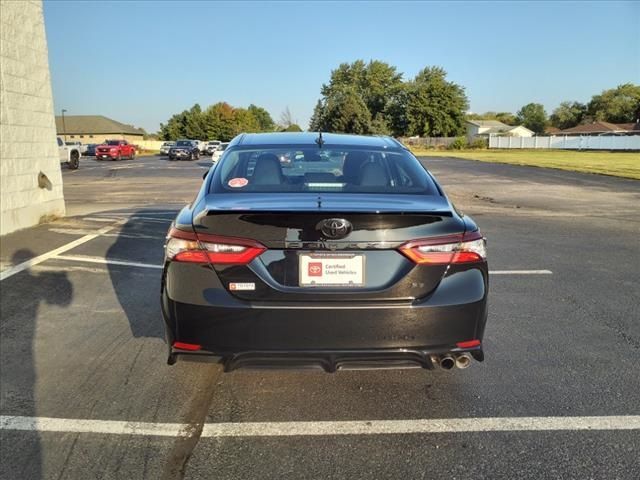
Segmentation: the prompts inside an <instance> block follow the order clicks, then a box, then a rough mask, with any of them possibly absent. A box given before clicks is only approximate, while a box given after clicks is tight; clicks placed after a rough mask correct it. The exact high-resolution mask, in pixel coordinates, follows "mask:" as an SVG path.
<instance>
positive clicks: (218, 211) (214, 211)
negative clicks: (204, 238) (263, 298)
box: [199, 207, 453, 217]
mask: <svg viewBox="0 0 640 480" xmlns="http://www.w3.org/2000/svg"><path fill="white" fill-rule="evenodd" d="M243 213H246V214H252V215H253V214H258V215H259V214H274V213H287V214H293V215H295V214H301V215H308V214H316V213H317V214H322V215H327V216H332V215H333V216H335V215H382V214H395V215H428V216H440V217H452V216H453V212H451V211H450V210H397V209H379V210H373V209H354V208H350V209H340V210H337V209H330V210H329V209H327V210H325V209H322V208H320V209H318V208H295V207H294V208H291V207H289V208H270V209H255V210H253V209H249V208H247V209H245V208H238V209H226V208H209V207H207V208H205V209H203V211H202V212H201V213H200V214H199V216H209V215H229V214H234V215H235V214H243Z"/></svg>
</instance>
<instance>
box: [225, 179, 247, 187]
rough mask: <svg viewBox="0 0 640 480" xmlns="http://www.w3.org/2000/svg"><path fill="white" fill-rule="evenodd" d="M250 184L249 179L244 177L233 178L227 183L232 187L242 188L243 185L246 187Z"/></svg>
mask: <svg viewBox="0 0 640 480" xmlns="http://www.w3.org/2000/svg"><path fill="white" fill-rule="evenodd" d="M248 184H249V180H247V179H246V178H242V177H238V178H232V179H231V180H229V182H228V183H227V185H229V186H230V187H231V188H242V187H246V186H247V185H248Z"/></svg>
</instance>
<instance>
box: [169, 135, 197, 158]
mask: <svg viewBox="0 0 640 480" xmlns="http://www.w3.org/2000/svg"><path fill="white" fill-rule="evenodd" d="M198 158H200V149H199V148H198V145H197V144H196V142H194V141H193V140H178V141H177V142H176V144H175V146H174V147H172V148H171V149H170V150H169V160H197V159H198Z"/></svg>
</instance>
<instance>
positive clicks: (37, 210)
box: [0, 0, 65, 235]
mask: <svg viewBox="0 0 640 480" xmlns="http://www.w3.org/2000/svg"><path fill="white" fill-rule="evenodd" d="M64 213H65V207H64V196H63V191H62V175H61V171H60V159H59V156H58V146H57V143H56V125H55V120H54V113H53V97H52V93H51V77H50V72H49V59H48V51H47V39H46V36H45V28H44V16H43V12H42V2H41V0H18V1H15V0H2V1H0V235H4V234H6V233H9V232H12V231H14V230H18V229H20V228H26V227H29V226H31V225H35V224H37V223H39V222H42V221H45V220H47V219H50V218H52V217H56V216H62V215H64Z"/></svg>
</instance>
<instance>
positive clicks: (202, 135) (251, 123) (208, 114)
mask: <svg viewBox="0 0 640 480" xmlns="http://www.w3.org/2000/svg"><path fill="white" fill-rule="evenodd" d="M275 129H276V124H275V122H274V121H273V119H272V118H271V115H270V114H269V112H267V111H266V110H265V109H264V108H262V107H258V106H256V105H253V104H252V105H249V107H248V108H238V107H233V106H231V105H229V104H228V103H226V102H219V103H216V104H214V105H211V106H209V107H207V108H206V109H204V110H203V109H202V108H201V107H200V105H199V104H197V103H196V104H195V105H194V106H193V107H191V108H190V109H189V110H184V111H183V112H181V113H176V114H175V115H173V116H172V117H171V118H170V119H169V120H168V121H167V123H161V124H160V131H159V132H158V136H159V138H160V139H161V140H177V139H179V138H190V139H198V140H208V139H217V140H221V141H223V142H226V141H229V140H231V139H232V138H233V137H235V136H236V135H238V134H239V133H242V132H271V131H274V130H275Z"/></svg>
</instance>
